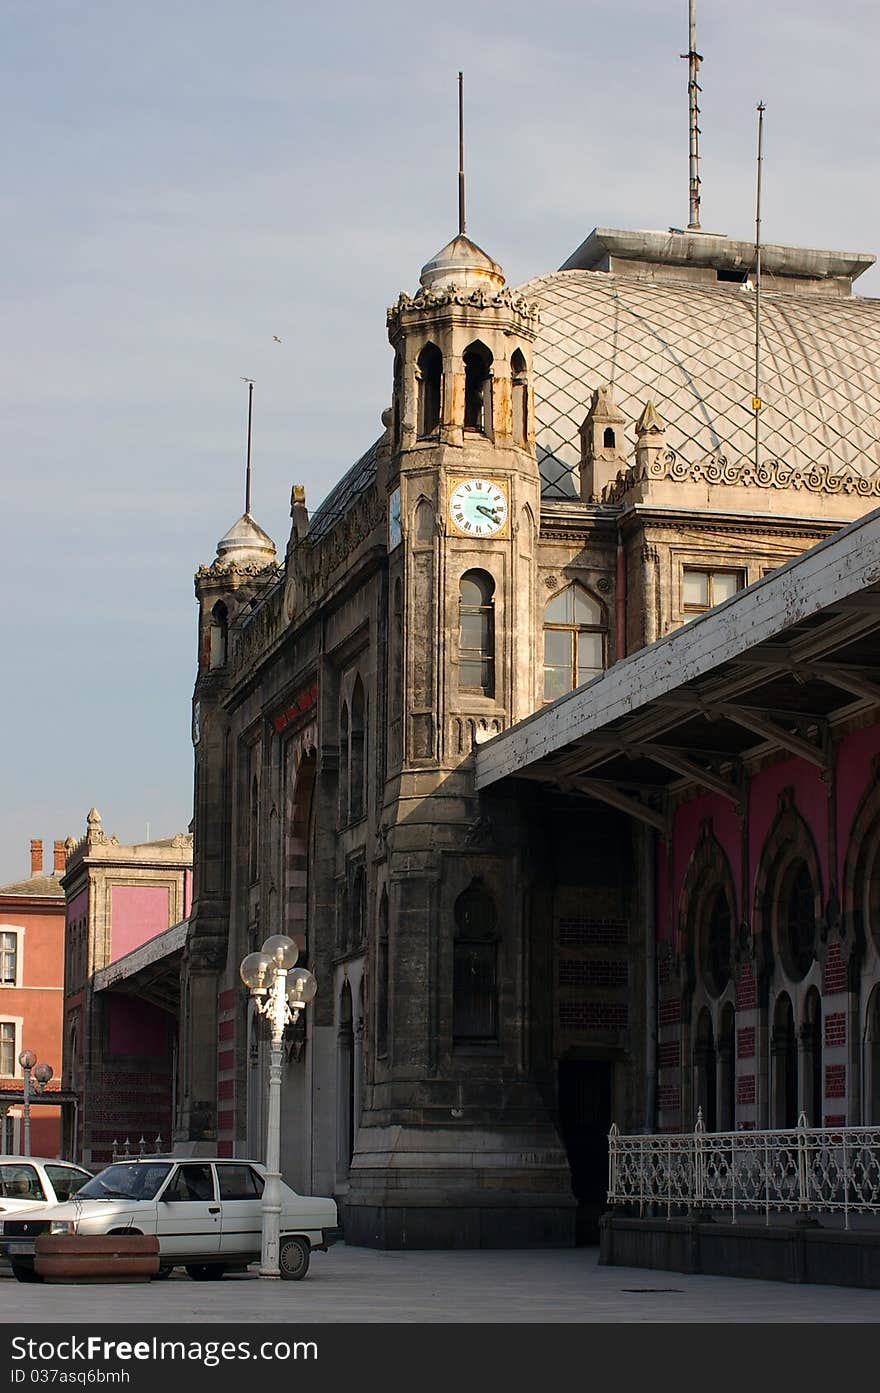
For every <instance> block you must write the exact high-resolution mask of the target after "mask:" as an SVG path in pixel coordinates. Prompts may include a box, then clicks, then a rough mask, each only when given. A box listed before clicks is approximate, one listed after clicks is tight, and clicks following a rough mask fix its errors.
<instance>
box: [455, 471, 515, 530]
mask: <svg viewBox="0 0 880 1393" xmlns="http://www.w3.org/2000/svg"><path fill="white" fill-rule="evenodd" d="M447 516H448V518H449V525H450V527H451V529H452V531H453V532H455V533H456V534H457V535H458V536H459V537H508V536H509V535H510V504H509V502H508V497H507V483H506V481H505V480H503V479H451V480H450V481H449V506H448V510H447Z"/></svg>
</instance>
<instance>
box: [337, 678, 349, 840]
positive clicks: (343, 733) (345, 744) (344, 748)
mask: <svg viewBox="0 0 880 1393" xmlns="http://www.w3.org/2000/svg"><path fill="white" fill-rule="evenodd" d="M348 749H349V740H348V706H347V704H346V703H345V702H343V703H342V712H341V714H340V717H339V822H340V825H341V826H343V827H344V826H345V824H346V823H347V822H348Z"/></svg>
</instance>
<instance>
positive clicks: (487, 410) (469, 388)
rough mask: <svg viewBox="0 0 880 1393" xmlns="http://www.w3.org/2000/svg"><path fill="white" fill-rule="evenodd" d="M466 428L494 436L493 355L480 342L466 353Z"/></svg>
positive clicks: (467, 349) (471, 346)
mask: <svg viewBox="0 0 880 1393" xmlns="http://www.w3.org/2000/svg"><path fill="white" fill-rule="evenodd" d="M464 428H465V430H472V431H478V432H479V433H480V434H481V435H491V434H492V354H491V353H490V352H489V350H488V348H487V347H486V345H485V344H484V343H480V342H479V340H477V342H476V343H472V344H471V345H470V347H469V348H466V349H465V351H464Z"/></svg>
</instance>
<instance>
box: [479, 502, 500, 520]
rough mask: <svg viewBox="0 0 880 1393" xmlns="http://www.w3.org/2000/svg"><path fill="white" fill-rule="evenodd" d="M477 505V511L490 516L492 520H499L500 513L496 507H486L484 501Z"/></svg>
mask: <svg viewBox="0 0 880 1393" xmlns="http://www.w3.org/2000/svg"><path fill="white" fill-rule="evenodd" d="M476 507H477V512H478V513H482V514H483V516H484V517H487V518H489V519H490V520H491V521H492V522H497V521H498V514H497V513H496V511H495V509H494V508H485V507H484V506H483V504H482V503H478V504H477V505H476Z"/></svg>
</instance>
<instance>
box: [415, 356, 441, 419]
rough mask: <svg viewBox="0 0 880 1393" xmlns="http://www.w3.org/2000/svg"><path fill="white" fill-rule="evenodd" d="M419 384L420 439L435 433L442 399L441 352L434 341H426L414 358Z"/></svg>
mask: <svg viewBox="0 0 880 1393" xmlns="http://www.w3.org/2000/svg"><path fill="white" fill-rule="evenodd" d="M416 380H417V381H418V384H419V400H418V413H419V417H418V435H419V439H420V440H425V439H427V438H428V437H429V436H432V435H435V434H436V433H437V428H438V426H439V425H440V411H441V406H442V400H443V354H442V353H441V352H440V349H439V348H438V347H437V345H436V344H435V343H426V344H425V346H424V348H423V349H422V351H421V353H420V354H419V356H418V359H417V360H416Z"/></svg>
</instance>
